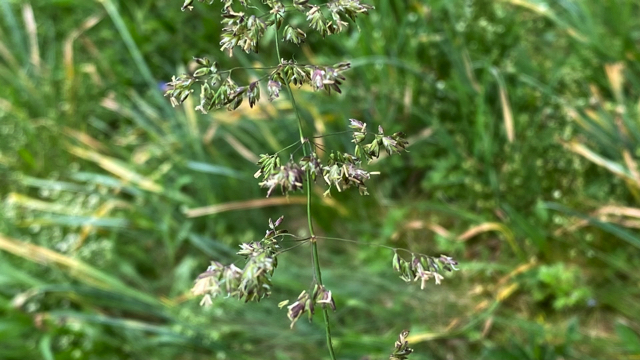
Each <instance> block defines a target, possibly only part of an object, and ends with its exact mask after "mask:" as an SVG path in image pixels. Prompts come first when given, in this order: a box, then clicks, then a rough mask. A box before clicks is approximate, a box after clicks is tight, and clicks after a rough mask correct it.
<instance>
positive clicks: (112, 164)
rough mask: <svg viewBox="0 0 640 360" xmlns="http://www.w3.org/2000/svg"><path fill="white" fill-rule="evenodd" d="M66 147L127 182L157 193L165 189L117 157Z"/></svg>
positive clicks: (70, 146) (71, 146)
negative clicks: (129, 167) (119, 160)
mask: <svg viewBox="0 0 640 360" xmlns="http://www.w3.org/2000/svg"><path fill="white" fill-rule="evenodd" d="M66 148H67V150H68V151H69V152H70V153H72V154H74V155H76V156H78V157H80V158H83V159H85V160H88V161H92V162H94V163H96V164H97V165H98V166H100V167H101V168H103V169H105V170H107V171H108V172H110V173H112V174H113V175H115V176H117V177H119V178H121V179H122V180H124V181H125V182H129V183H133V184H136V185H138V186H139V187H140V188H142V189H144V190H147V191H151V192H155V193H160V192H162V191H163V190H164V188H163V187H162V186H161V185H159V184H157V183H155V182H153V181H151V180H150V179H148V178H146V177H144V176H142V175H140V174H138V173H136V172H134V171H132V170H130V169H128V168H127V167H126V166H124V165H122V164H120V163H119V162H118V161H117V160H116V159H114V158H112V157H108V156H104V155H101V154H99V153H97V152H94V151H91V150H86V149H83V148H80V147H77V146H73V145H67V146H66Z"/></svg>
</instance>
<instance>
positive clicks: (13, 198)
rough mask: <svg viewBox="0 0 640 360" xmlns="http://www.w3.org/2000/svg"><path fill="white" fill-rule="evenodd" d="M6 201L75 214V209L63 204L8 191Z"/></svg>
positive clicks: (33, 207) (58, 212)
mask: <svg viewBox="0 0 640 360" xmlns="http://www.w3.org/2000/svg"><path fill="white" fill-rule="evenodd" d="M6 202H7V203H8V204H15V205H18V206H20V207H23V208H27V209H30V210H37V211H44V212H49V213H54V214H65V215H77V212H76V210H73V209H70V208H68V207H66V206H64V205H60V204H58V203H51V202H47V201H42V200H38V199H34V198H31V197H29V196H26V195H23V194H18V193H13V192H12V193H9V195H8V196H7V198H6Z"/></svg>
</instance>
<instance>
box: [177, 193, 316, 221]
mask: <svg viewBox="0 0 640 360" xmlns="http://www.w3.org/2000/svg"><path fill="white" fill-rule="evenodd" d="M306 203H307V198H306V197H304V196H289V197H273V198H266V199H255V200H247V201H234V202H228V203H224V204H218V205H210V206H203V207H199V208H194V209H187V210H186V211H185V212H184V214H185V215H186V216H187V217H190V218H193V217H199V216H205V215H213V214H219V213H223V212H227V211H232V210H246V209H259V208H263V207H268V206H278V205H302V204H306Z"/></svg>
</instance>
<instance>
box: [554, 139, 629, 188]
mask: <svg viewBox="0 0 640 360" xmlns="http://www.w3.org/2000/svg"><path fill="white" fill-rule="evenodd" d="M563 145H564V146H565V148H567V149H568V150H569V151H571V152H574V153H576V154H578V155H581V156H583V157H584V158H586V159H587V160H589V161H591V162H592V163H594V164H596V165H598V166H602V167H603V168H605V169H607V170H609V171H611V172H612V173H614V174H615V175H617V176H620V177H621V178H623V179H624V180H627V181H634V179H633V178H632V177H631V174H629V172H628V170H627V169H625V168H624V167H623V166H622V165H620V164H618V163H617V162H615V161H611V160H609V159H606V158H604V157H602V156H600V155H598V154H596V153H594V152H593V151H591V150H590V149H589V148H588V147H586V146H584V145H583V144H580V143H578V142H575V141H572V142H568V143H567V142H565V143H563Z"/></svg>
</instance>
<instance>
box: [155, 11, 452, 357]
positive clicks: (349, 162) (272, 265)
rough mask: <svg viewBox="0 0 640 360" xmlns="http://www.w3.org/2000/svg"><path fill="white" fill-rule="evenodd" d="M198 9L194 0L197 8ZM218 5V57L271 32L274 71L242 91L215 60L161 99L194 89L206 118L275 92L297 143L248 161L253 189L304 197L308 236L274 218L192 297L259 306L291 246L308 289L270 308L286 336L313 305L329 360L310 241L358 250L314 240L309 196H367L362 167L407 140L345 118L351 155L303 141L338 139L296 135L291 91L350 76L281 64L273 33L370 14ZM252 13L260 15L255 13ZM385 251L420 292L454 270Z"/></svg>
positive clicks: (341, 25)
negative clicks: (306, 267)
mask: <svg viewBox="0 0 640 360" xmlns="http://www.w3.org/2000/svg"><path fill="white" fill-rule="evenodd" d="M202 1H204V0H200V2H202ZM211 2H212V1H211ZM236 2H237V3H239V4H240V5H241V6H243V7H244V9H245V10H247V11H254V12H258V14H245V13H244V12H241V11H236V10H234V9H233V8H232V6H233V5H236V4H235V3H236ZM193 3H194V1H193V0H187V1H186V2H185V4H184V5H183V8H182V9H183V10H186V9H189V10H190V9H192V8H193ZM223 3H224V5H223V9H222V17H223V19H222V24H223V26H224V28H223V30H222V40H221V42H220V45H221V49H220V50H221V51H224V52H228V53H229V54H230V55H231V54H232V52H233V50H234V48H236V47H239V48H241V49H242V50H243V51H245V52H257V47H258V44H259V43H260V39H261V38H262V37H263V36H264V34H265V32H266V31H267V29H268V28H270V27H273V31H274V32H275V34H276V36H275V39H276V40H275V48H276V54H277V56H278V64H277V65H274V66H267V67H260V68H253V69H256V70H261V71H265V72H266V73H265V74H264V75H263V76H261V77H259V78H258V80H255V81H253V82H251V83H249V84H245V85H238V84H237V83H236V82H235V81H234V80H233V78H232V72H233V71H234V70H238V69H239V68H233V69H229V70H219V69H218V65H217V63H216V62H215V61H211V60H209V59H207V58H196V62H197V63H198V65H199V66H200V67H199V68H198V69H197V70H195V71H194V72H193V73H192V74H182V75H180V76H178V77H174V78H173V80H172V82H171V83H170V84H169V85H170V88H169V90H168V91H167V92H166V96H169V97H170V99H171V103H172V104H173V105H174V106H176V105H179V104H182V103H183V102H184V101H185V100H186V99H187V98H188V97H189V96H190V95H191V94H192V93H193V92H194V90H193V89H192V87H193V86H194V85H195V84H199V85H200V104H199V105H198V106H197V107H196V110H198V111H200V112H202V113H206V112H208V111H211V110H215V109H220V108H223V107H226V108H227V109H228V110H230V111H231V110H235V109H237V108H238V107H239V106H240V105H241V104H242V103H243V101H245V100H246V101H248V103H249V106H250V107H253V106H255V104H256V103H257V102H258V101H260V99H261V88H262V87H266V90H267V93H268V97H269V101H274V100H276V99H278V98H279V97H280V91H281V90H282V88H283V87H285V88H286V90H287V91H286V92H287V94H288V97H289V101H290V102H291V105H292V108H293V110H294V112H295V116H296V120H297V127H298V133H299V136H300V139H299V140H298V141H296V142H294V143H293V144H291V145H289V146H287V147H285V148H284V149H282V150H280V151H278V152H276V153H274V154H262V155H260V160H259V161H258V163H257V165H258V167H259V170H258V171H257V172H256V173H255V177H256V178H261V181H260V182H259V186H260V187H262V188H265V189H267V193H266V196H267V197H269V196H270V195H271V194H272V193H273V192H274V191H276V189H279V190H280V192H282V193H283V194H285V195H287V194H289V192H295V191H301V190H302V191H305V192H306V198H307V209H306V210H307V211H306V212H307V224H308V228H309V237H308V238H299V237H297V236H295V235H292V234H289V233H288V232H287V231H286V230H283V229H280V228H279V226H280V225H281V224H282V222H283V217H280V218H278V219H277V220H276V221H275V222H274V221H272V220H269V229H268V230H267V232H266V234H265V236H264V237H263V238H262V239H261V240H259V241H254V242H250V243H244V244H241V245H240V247H241V249H240V251H239V252H238V254H239V255H241V256H244V257H245V260H246V263H245V265H244V267H243V268H240V267H238V266H235V265H233V264H232V265H228V266H225V265H223V264H221V263H219V262H215V261H213V262H212V263H211V265H210V266H209V268H208V269H207V270H206V271H205V272H203V273H202V274H200V275H199V276H198V278H197V279H196V282H195V285H194V287H193V289H192V292H193V293H194V294H195V295H202V296H203V298H202V301H201V304H202V305H211V304H212V298H214V297H216V296H222V295H224V296H233V297H237V298H238V299H241V300H244V301H245V302H249V301H260V300H261V299H263V298H265V297H267V296H269V295H270V294H271V277H272V276H273V274H274V271H275V269H276V267H277V264H278V261H277V260H278V256H279V255H281V254H282V253H284V252H287V251H289V250H291V249H293V248H294V247H297V246H299V245H302V244H306V243H310V244H311V252H312V259H313V260H312V262H313V264H312V265H313V274H312V275H313V282H312V288H310V289H308V290H309V291H307V290H303V291H302V292H301V293H300V295H299V296H298V298H297V299H296V300H295V301H294V302H293V303H292V304H291V305H289V301H283V302H281V303H280V304H279V306H280V307H281V308H282V307H284V306H287V317H288V318H289V320H290V321H291V327H292V328H293V326H294V324H295V323H296V322H297V321H298V320H299V319H300V318H301V317H302V316H303V315H304V314H305V313H306V314H307V315H308V317H309V320H311V319H312V317H313V315H314V313H315V309H316V307H317V306H320V308H321V311H322V314H323V319H324V324H325V333H326V343H327V349H328V351H329V355H330V357H331V359H332V360H336V355H335V351H334V348H333V343H332V337H331V323H330V321H329V309H332V310H335V309H336V304H335V301H334V298H333V294H332V292H331V290H330V289H329V288H327V287H326V286H325V284H324V283H323V281H322V270H321V266H320V257H319V250H318V240H319V239H325V240H338V241H345V242H352V243H358V244H359V242H357V241H355V240H350V239H341V238H332V237H319V236H316V234H315V231H314V228H313V212H312V201H311V200H312V199H311V188H312V186H313V185H314V184H316V183H318V182H320V183H324V185H326V187H327V190H326V191H325V193H324V195H325V196H330V194H331V191H332V190H337V191H340V192H341V191H345V190H347V189H349V188H351V187H355V188H357V189H358V192H359V193H360V194H361V195H368V191H367V187H366V182H368V180H369V179H370V177H371V176H370V175H371V174H370V173H369V172H368V171H367V170H365V169H364V168H363V162H365V161H366V162H371V161H373V160H374V159H377V158H378V157H379V156H380V152H381V151H385V152H386V153H387V154H389V155H392V154H400V153H402V152H404V151H406V147H407V145H408V142H407V140H406V139H405V137H406V136H405V134H404V133H402V132H396V133H393V134H387V133H385V131H384V129H383V128H382V126H378V128H377V132H371V131H369V130H368V129H367V124H366V123H363V122H361V121H359V120H357V119H349V121H348V126H349V128H350V129H351V130H350V131H348V133H350V134H351V137H352V140H351V141H352V143H353V144H354V149H353V152H343V151H336V150H330V151H327V150H325V149H322V148H320V147H319V146H318V145H317V144H315V143H314V142H313V140H312V139H315V138H317V137H323V136H328V135H339V134H342V133H345V132H342V133H336V134H322V135H319V136H314V134H313V133H309V134H305V131H304V121H303V119H302V116H301V115H300V109H299V108H298V104H297V103H296V99H295V96H294V94H293V91H292V89H291V86H292V85H293V86H298V87H300V86H303V85H307V86H310V87H311V88H312V89H313V90H315V91H320V90H323V91H327V92H328V93H331V92H337V93H341V92H342V90H341V86H342V84H343V82H344V81H345V80H346V78H345V76H344V75H343V73H344V72H345V71H347V70H348V69H349V68H350V63H348V62H341V63H338V64H335V65H332V66H327V65H308V64H305V65H303V64H299V63H297V62H296V61H293V60H286V59H283V58H282V57H281V55H280V41H281V40H280V31H279V30H280V29H282V41H289V42H292V43H294V44H296V45H299V44H300V43H302V42H304V41H305V40H306V33H305V32H304V31H303V30H302V29H299V28H295V27H293V26H292V25H291V24H285V22H286V20H287V19H289V18H290V16H294V15H292V14H295V13H302V14H303V15H304V16H305V17H306V20H307V22H308V25H309V28H310V29H312V30H315V31H317V32H319V33H320V34H321V35H322V36H323V37H325V36H329V35H333V34H337V33H340V32H343V31H344V30H346V28H347V27H348V22H347V20H351V21H352V22H353V21H355V19H356V17H357V16H358V15H361V14H367V13H368V12H369V10H371V9H372V7H371V6H369V5H365V4H361V3H360V0H331V1H329V2H327V3H325V4H322V5H313V4H310V2H309V1H308V0H293V1H292V2H291V4H290V5H285V4H284V3H283V2H281V1H277V0H262V1H261V2H260V3H258V2H257V1H256V2H255V3H254V2H252V1H250V0H238V1H233V0H223ZM249 5H251V6H249ZM265 7H266V8H265ZM260 10H265V11H262V12H261V13H260ZM283 26H284V27H283ZM261 84H262V85H261ZM295 145H298V146H297V147H296V149H295V150H294V151H292V152H291V153H289V154H288V159H287V157H285V154H284V152H285V151H286V150H289V149H291V148H293V147H294V146H295ZM300 148H302V156H301V157H299V158H297V159H296V158H295V155H296V152H297V151H298V150H299V149H300ZM317 149H321V150H323V151H326V153H327V155H328V156H327V159H326V160H321V159H320V157H319V156H318V154H317V152H316V150H317ZM283 157H284V158H285V159H287V160H286V162H283ZM287 237H293V240H295V241H298V242H299V244H298V245H295V246H292V247H289V248H285V247H284V245H283V242H284V240H285V238H287ZM374 246H375V244H374ZM383 247H386V246H383ZM386 248H388V249H389V250H391V251H392V252H393V259H392V267H393V269H394V270H395V271H398V272H399V273H400V277H401V278H402V279H403V280H405V281H407V282H410V281H414V282H415V281H418V280H419V281H420V282H421V288H424V287H425V285H426V283H427V282H428V281H429V280H430V279H434V280H435V283H436V284H440V281H441V280H442V279H443V276H442V275H441V273H442V272H443V271H444V270H446V271H452V270H457V269H456V267H455V265H457V262H456V261H455V260H453V259H452V258H450V257H447V256H445V255H442V256H440V257H439V258H435V257H432V256H428V255H424V254H418V253H413V252H411V251H409V250H404V249H396V248H391V247H386ZM402 250H404V251H406V252H407V253H408V254H409V255H411V259H410V260H407V259H404V258H403V257H402V256H400V255H399V251H402ZM407 335H408V331H406V330H405V331H403V332H402V333H401V334H400V338H399V340H398V342H396V350H395V352H394V354H392V356H391V358H392V359H406V356H408V354H410V353H411V352H412V350H411V349H409V348H408V347H407V342H406V340H405V338H406V336H407Z"/></svg>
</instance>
